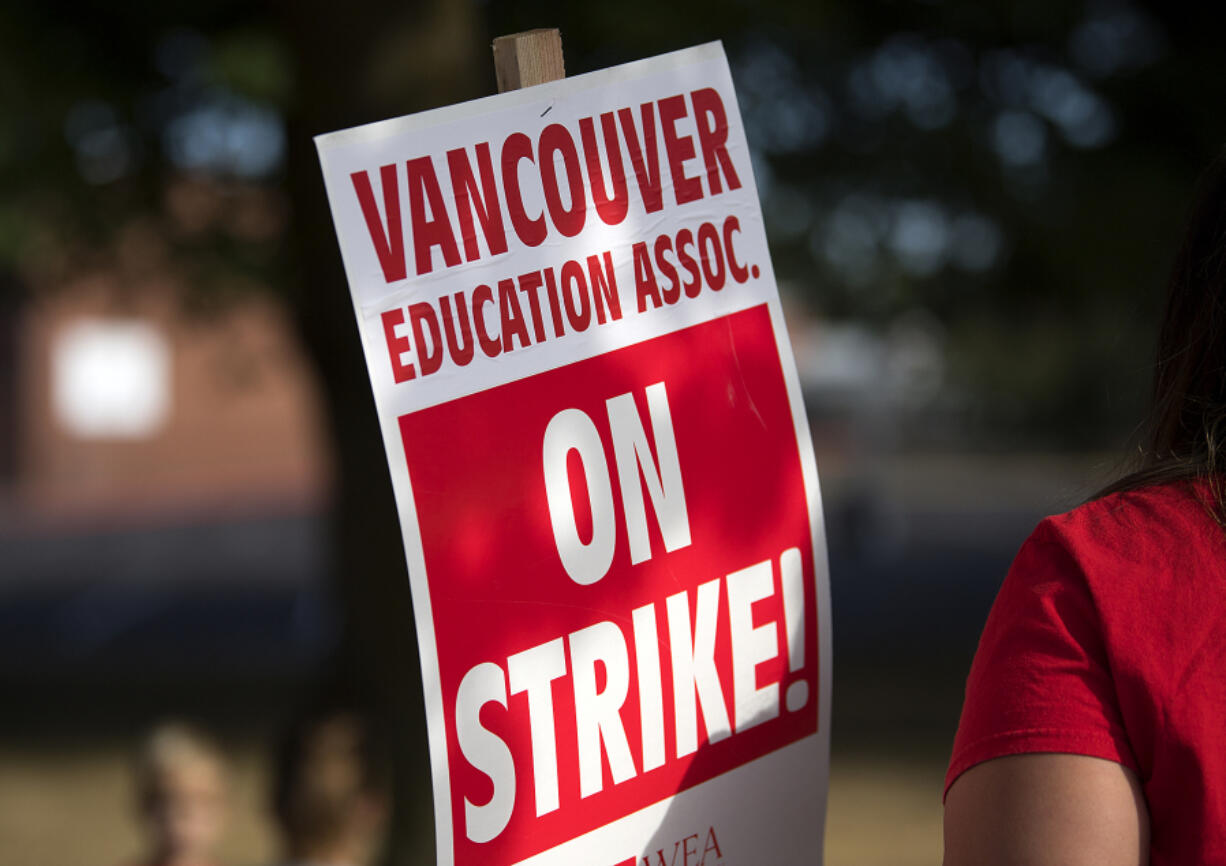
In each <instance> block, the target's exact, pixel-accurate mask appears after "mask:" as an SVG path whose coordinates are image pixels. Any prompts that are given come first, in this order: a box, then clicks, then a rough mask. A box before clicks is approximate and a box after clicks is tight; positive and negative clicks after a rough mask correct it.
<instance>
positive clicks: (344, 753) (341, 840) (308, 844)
mask: <svg viewBox="0 0 1226 866" xmlns="http://www.w3.org/2000/svg"><path fill="white" fill-rule="evenodd" d="M388 778H389V776H388V758H387V756H386V754H385V750H384V748H383V743H382V740H381V738H380V736H379V733H378V731H377V730H376V726H375V724H374V723H373V721H372V719H371V718H370V717H369V716H367V715H364V714H362V713H360V712H357V711H355V710H352V709H348V708H330V709H326V710H322V711H320V710H317V711H315V712H312V713H310V714H308V715H306V716H304V717H303V718H302V719H300V720H299V721H298V722H297V723H295V724H294V725H293V726H292V727H291V729H290V730H289V732H288V734H287V735H286V737H285V738H284V741H283V742H282V744H281V747H280V750H279V754H278V756H277V766H276V769H275V777H274V780H273V791H272V807H273V813H274V816H275V818H276V821H277V824H278V828H279V830H280V832H281V842H282V848H283V853H284V857H285V860H284V862H285V864H286V866H290V864H293V866H364V864H367V863H370V862H371V860H372V858H373V856H374V854H375V853H376V851H377V849H378V847H379V845H380V843H381V842H382V841H383V831H384V828H385V824H386V819H387V811H388V784H389V782H388Z"/></svg>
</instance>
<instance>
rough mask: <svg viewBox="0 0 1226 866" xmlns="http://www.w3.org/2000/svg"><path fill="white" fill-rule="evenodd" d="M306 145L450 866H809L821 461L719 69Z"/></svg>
mask: <svg viewBox="0 0 1226 866" xmlns="http://www.w3.org/2000/svg"><path fill="white" fill-rule="evenodd" d="M317 143H318V147H319V152H320V158H321V161H322V164H323V170H324V178H325V183H326V186H327V190H328V197H329V201H330V203H331V207H332V214H333V219H334V221H335V224H336V229H337V234H338V236H339V239H340V246H341V253H342V256H343V258H344V262H345V269H346V273H347V276H348V279H349V285H350V289H351V292H352V295H353V300H354V309H355V311H356V314H357V320H358V325H359V329H360V331H361V336H362V342H363V346H364V349H365V353H366V360H367V365H368V367H369V371H370V377H371V382H372V386H373V390H374V395H375V401H376V404H377V407H378V411H379V417H380V422H381V424H382V429H383V436H384V444H385V447H386V449H387V454H388V460H389V465H390V467H391V475H392V480H393V485H394V488H395V495H396V502H397V506H398V508H399V513H400V519H401V525H402V528H403V535H404V546H405V552H406V556H407V559H408V566H409V575H410V580H411V583H412V592H413V606H414V615H415V617H416V623H417V633H418V637H419V642H420V649H421V660H422V669H423V675H424V681H425V690H426V708H427V714H428V725H429V737H430V751H431V765H432V772H433V783H434V797H435V814H436V826H437V840H438V860H439V862H440V863H443V864H452V863H454V864H460V866H469V864H483V866H491V864H533V866H562V864H566V866H575V864H584V866H631V864H634V866H768V864H776V863H778V864H785V863H786V864H795V863H818V862H820V860H821V844H822V826H823V822H824V815H825V792H826V779H827V768H828V751H829V718H830V714H829V713H830V699H829V698H830V625H829V623H830V619H829V591H828V582H827V575H826V553H825V539H824V535H823V529H822V517H821V506H820V497H819V492H818V486H817V468H816V464H815V460H814V456H813V450H812V446H811V443H810V439H809V432H808V425H807V421H806V418H805V414H804V408H803V405H802V402H801V394H800V387H799V383H798V380H797V375H796V370H795V364H794V361H793V359H792V355H791V350H790V348H789V345H788V341H787V334H786V330H785V326H784V321H783V315H782V310H781V307H780V302H779V298H778V293H777V290H776V286H775V281H774V276H773V272H772V269H771V264H770V258H769V254H768V251H767V246H766V237H765V233H764V230H763V226H762V217H761V211H760V208H759V205H758V199H757V191H756V188H755V184H754V178H753V173H752V170H751V167H750V158H749V149H748V145H747V143H746V140H745V134H744V130H743V128H742V124H741V120H740V114H739V111H738V109H737V104H736V96H735V93H734V91H733V87H732V81H731V77H730V75H729V71H728V65H727V61H726V59H725V57H724V53H723V49H722V47H721V46H720V45H719V44H717V43H716V44H709V45H704V46H700V47H697V48H693V49H689V50H686V51H680V52H676V53H673V54H668V55H664V56H661V57H657V58H653V59H649V60H644V61H639V62H636V63H630V64H626V65H624V66H619V67H616V68H612V69H607V70H603V71H600V72H596V73H592V74H588V75H581V76H576V77H573V78H569V79H564V80H561V81H556V82H552V83H548V84H543V85H540V86H537V87H531V88H528V89H525V90H518V91H514V92H510V93H505V94H501V95H498V96H494V97H490V98H487V99H481V100H476V101H474V102H469V103H464V104H461V105H455V106H450V107H447V108H443V109H439V110H436V111H430V112H426V113H423V114H418V115H413V116H410V117H404V118H398V119H395V120H388V121H384V122H381V123H375V124H371V125H369V126H364V127H359V128H355V129H349V130H344V131H341V132H335V133H331V134H328V135H324V136H320V137H319V139H317Z"/></svg>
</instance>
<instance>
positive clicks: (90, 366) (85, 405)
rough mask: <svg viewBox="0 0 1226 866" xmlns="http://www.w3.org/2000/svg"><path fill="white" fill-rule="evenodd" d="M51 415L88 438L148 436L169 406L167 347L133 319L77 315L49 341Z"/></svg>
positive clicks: (156, 333)
mask: <svg viewBox="0 0 1226 866" xmlns="http://www.w3.org/2000/svg"><path fill="white" fill-rule="evenodd" d="M51 352H52V359H51V378H52V382H51V389H52V401H53V405H54V408H55V418H56V420H57V421H58V422H59V423H60V424H61V425H62V426H63V427H64V429H65V430H67V431H68V432H69V433H71V434H72V435H74V436H79V437H81V438H87V439H139V438H145V437H148V436H152V435H153V434H155V433H156V432H157V431H158V430H159V429H160V428H161V427H162V425H163V424H164V423H165V422H166V418H167V416H168V414H169V411H170V347H169V345H168V343H167V341H166V338H165V337H164V336H163V335H162V333H161V332H160V331H159V330H158V329H157V328H156V327H154V326H153V325H151V324H149V323H147V322H142V321H139V320H136V319H81V320H78V321H76V322H73V323H72V324H70V325H68V326H66V327H65V328H63V329H62V330H61V331H60V332H59V333H58V334H57V335H56V337H55V340H54V342H53V343H52V347H51Z"/></svg>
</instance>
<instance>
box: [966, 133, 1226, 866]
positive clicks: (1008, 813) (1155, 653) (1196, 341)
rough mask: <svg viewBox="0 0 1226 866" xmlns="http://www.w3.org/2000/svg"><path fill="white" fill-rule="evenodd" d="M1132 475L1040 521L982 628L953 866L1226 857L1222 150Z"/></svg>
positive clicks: (1197, 224)
mask: <svg viewBox="0 0 1226 866" xmlns="http://www.w3.org/2000/svg"><path fill="white" fill-rule="evenodd" d="M1140 456H1141V460H1140V466H1139V468H1138V469H1137V471H1135V472H1133V473H1132V474H1130V475H1127V476H1126V477H1124V478H1123V479H1121V480H1120V481H1118V482H1116V483H1115V484H1113V485H1111V486H1110V487H1109V488H1107V489H1106V490H1105V491H1103V492H1102V493H1100V494H1098V496H1097V497H1096V498H1094V499H1092V500H1091V501H1089V502H1087V503H1086V504H1084V505H1082V506H1080V507H1079V508H1076V509H1074V510H1073V511H1071V512H1069V513H1067V514H1064V515H1060V516H1058V517H1051V518H1047V519H1046V520H1044V521H1042V522H1041V523H1040V524H1039V526H1038V528H1037V529H1036V530H1035V532H1034V534H1033V535H1032V536H1031V537H1030V538H1029V540H1027V541H1026V543H1025V544H1024V545H1023V546H1022V549H1021V551H1020V552H1019V553H1018V555H1017V559H1016V560H1015V561H1014V563H1013V566H1012V568H1011V569H1010V571H1009V573H1008V575H1007V577H1006V579H1005V582H1004V584H1003V585H1002V587H1001V589H1000V592H999V595H998V596H997V598H996V602H995V604H994V605H993V608H992V611H991V613H990V615H989V617H988V621H987V625H986V626H985V629H984V632H983V636H982V638H981V639H980V643H979V649H978V651H977V654H976V656H975V661H974V664H973V666H972V668H971V673H970V677H969V679H968V681H967V690H966V700H965V704H964V706H963V710H962V720H961V723H960V725H959V728H958V734H957V737H956V740H955V743H954V750H953V756H952V760H951V763H950V767H949V772H948V775H947V777H946V800H945V846H946V847H945V863H946V864H947V866H965V864H974V866H992V864H1003V863H1008V864H1016V866H1032V864H1033V866H1040V864H1062V866H1078V864H1120V866H1125V864H1128V866H1132V864H1146V863H1149V864H1153V866H1193V864H1211V863H1216V864H1220V863H1226V721H1224V717H1226V478H1224V473H1226V464H1224V461H1226V157H1223V158H1221V159H1219V160H1218V162H1217V163H1216V164H1215V166H1214V167H1213V168H1212V169H1211V171H1210V173H1209V174H1208V175H1207V176H1206V178H1205V179H1204V180H1203V181H1202V186H1201V194H1200V201H1199V204H1198V205H1197V206H1196V208H1195V209H1194V210H1193V214H1192V218H1191V222H1190V225H1189V227H1188V230H1187V234H1186V237H1185V240H1184V242H1183V246H1182V248H1181V250H1180V252H1179V254H1178V256H1177V258H1176V262H1175V267H1174V269H1173V272H1172V275H1171V279H1170V282H1169V285H1168V292H1167V306H1166V313H1165V317H1164V321H1163V324H1162V328H1161V331H1160V333H1159V338H1158V353H1157V365H1156V369H1155V376H1154V387H1153V403H1152V408H1151V411H1150V417H1149V421H1148V429H1147V435H1146V442H1145V444H1144V446H1143V447H1142V449H1141V455H1140Z"/></svg>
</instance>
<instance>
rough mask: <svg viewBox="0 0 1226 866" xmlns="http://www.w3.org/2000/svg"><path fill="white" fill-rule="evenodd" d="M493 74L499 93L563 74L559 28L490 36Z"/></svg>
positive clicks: (564, 72) (563, 66)
mask: <svg viewBox="0 0 1226 866" xmlns="http://www.w3.org/2000/svg"><path fill="white" fill-rule="evenodd" d="M494 74H495V75H497V76H498V92H499V93H505V92H506V91H508V90H518V89H519V88H521V87H531V86H533V85H534V84H544V83H545V82H546V81H557V80H558V79H559V78H565V77H566V66H565V64H564V63H563V62H562V34H561V32H560V31H558V30H557V29H556V28H549V29H544V30H529V31H527V32H525V33H512V34H511V35H510V36H499V37H498V38H497V39H495V40H494Z"/></svg>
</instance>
